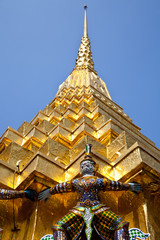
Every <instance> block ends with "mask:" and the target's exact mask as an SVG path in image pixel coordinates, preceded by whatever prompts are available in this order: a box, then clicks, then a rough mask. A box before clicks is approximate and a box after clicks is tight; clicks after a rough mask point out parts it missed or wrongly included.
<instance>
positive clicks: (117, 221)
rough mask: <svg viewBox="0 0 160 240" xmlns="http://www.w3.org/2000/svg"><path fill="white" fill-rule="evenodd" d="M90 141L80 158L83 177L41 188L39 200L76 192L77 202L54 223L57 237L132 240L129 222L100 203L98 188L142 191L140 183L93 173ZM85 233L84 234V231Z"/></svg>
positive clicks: (102, 189)
mask: <svg viewBox="0 0 160 240" xmlns="http://www.w3.org/2000/svg"><path fill="white" fill-rule="evenodd" d="M91 146H92V145H91V144H87V145H86V156H85V157H84V160H82V161H81V164H80V168H81V174H82V177H81V178H77V179H74V180H72V181H68V182H64V183H59V184H57V185H55V186H54V187H53V188H50V189H46V190H44V191H42V192H41V193H40V194H39V196H38V199H39V200H43V199H47V198H49V197H50V196H51V195H52V194H56V193H64V192H71V191H72V192H75V191H76V192H77V193H78V202H77V205H76V206H75V207H74V208H73V209H72V210H70V212H69V213H68V214H67V215H65V216H64V217H63V218H62V219H61V220H59V221H58V222H57V223H56V224H55V225H54V226H53V239H54V240H78V239H79V240H80V239H81V240H84V239H86V238H87V240H90V239H91V238H92V239H96V240H98V239H103V240H129V235H128V225H129V223H128V222H124V221H123V220H122V218H120V217H119V216H118V215H116V214H115V213H113V212H112V211H110V209H109V208H108V207H107V206H105V205H103V204H101V202H100V199H99V196H98V193H99V191H123V190H131V191H132V192H135V193H137V192H140V191H141V190H142V188H141V185H140V184H138V183H128V184H125V183H121V182H117V181H110V180H108V179H106V178H99V177H96V176H94V171H95V168H96V163H95V161H94V160H93V159H92V156H91V155H90V154H91ZM84 232H85V233H84Z"/></svg>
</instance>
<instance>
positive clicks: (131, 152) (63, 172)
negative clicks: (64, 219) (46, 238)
mask: <svg viewBox="0 0 160 240" xmlns="http://www.w3.org/2000/svg"><path fill="white" fill-rule="evenodd" d="M150 127H151V126H150ZM86 143H91V144H92V145H93V159H94V160H95V161H96V162H97V163H98V164H99V170H98V173H97V174H99V175H101V176H103V177H107V178H109V179H115V180H123V181H130V180H132V181H140V182H142V183H143V184H144V185H147V186H149V185H151V184H152V183H153V182H154V184H155V185H154V187H155V188H156V186H158V184H157V183H158V182H160V151H159V149H158V148H156V147H155V144H154V143H153V142H152V141H151V140H149V139H148V138H147V137H145V136H144V135H143V134H142V133H141V132H140V128H139V127H137V126H136V125H135V124H133V123H132V120H131V119H130V118H129V116H128V115H127V114H126V113H124V112H123V109H122V108H121V107H120V106H118V105H117V104H116V103H115V102H114V101H112V99H111V97H110V94H109V91H108V89H107V87H106V84H105V83H104V81H103V80H102V79H101V78H99V77H98V76H97V73H96V71H95V70H94V64H93V60H92V53H91V49H90V41H89V38H88V32H87V17H86V7H85V21H84V34H83V37H82V41H81V45H80V49H79V53H78V58H77V60H76V66H75V68H74V70H73V71H72V73H71V74H70V75H69V77H68V78H67V79H66V80H65V81H64V82H63V83H62V84H61V85H60V87H59V90H58V92H57V94H56V96H55V98H54V99H53V100H52V101H51V103H49V104H48V105H47V106H46V107H45V109H44V110H42V111H39V113H38V114H37V115H36V116H35V117H34V118H33V119H32V121H31V122H30V123H28V122H24V123H23V124H22V125H21V126H20V127H19V129H18V130H14V129H12V128H11V127H9V128H8V129H7V130H6V131H5V132H4V134H3V135H2V136H1V138H0V169H1V176H0V183H1V187H4V188H13V185H14V188H15V189H26V188H28V187H30V188H33V189H36V190H37V191H40V190H42V189H43V188H45V187H49V186H52V185H53V184H55V183H56V182H62V181H66V180H70V179H73V178H74V177H76V176H77V175H79V163H80V161H81V160H82V159H83V157H84V155H85V144H86ZM19 160H21V162H20V169H19V171H17V172H16V174H14V173H15V170H17V169H16V163H17V161H19ZM13 182H14V184H13ZM148 189H149V188H148ZM157 189H158V187H157ZM157 191H158V190H157ZM67 196H68V197H67ZM67 196H66V198H65V199H64V198H63V197H53V198H52V200H49V201H50V204H46V205H44V203H40V204H39V207H38V209H39V210H38V214H39V215H38V217H37V218H34V215H35V214H36V213H37V212H35V207H34V206H32V207H31V208H30V207H29V209H30V210H29V212H28V213H26V212H25V207H24V206H30V204H31V203H30V202H28V200H23V201H20V200H16V209H17V210H16V211H17V212H18V215H17V221H18V224H19V227H20V228H21V229H22V230H23V231H19V232H18V233H17V238H16V239H17V240H22V239H24V238H23V237H24V236H25V239H32V240H33V239H35V240H38V239H40V237H42V236H43V235H45V234H46V233H49V232H51V230H50V227H51V225H52V223H53V222H56V220H57V219H58V218H59V217H61V216H62V215H64V213H65V212H66V211H68V209H69V208H70V207H71V206H72V205H73V204H74V201H75V200H76V196H75V195H67ZM147 196H149V197H148V198H146V193H144V195H141V196H140V197H135V196H134V197H133V195H132V193H124V194H117V195H115V194H114V193H111V194H108V195H105V197H104V201H105V202H106V204H110V205H111V208H112V209H113V210H114V211H117V210H119V212H120V213H121V215H123V216H124V217H125V218H126V220H127V221H129V222H130V225H131V227H132V226H133V227H135V226H136V227H139V228H141V230H143V231H144V232H147V231H148V230H147V228H150V232H151V231H152V234H154V236H157V235H156V234H157V233H158V231H159V229H160V228H159V226H157V225H156V221H157V219H159V216H160V214H159V213H158V211H157V212H156V211H154V210H153V209H152V207H153V203H154V206H155V208H156V206H157V209H158V201H156V199H157V195H156V194H155V195H154V196H153V195H151V190H148V195H147ZM111 200H112V201H111ZM5 203H6V202H4V201H0V210H1V216H0V219H1V220H2V221H1V222H2V223H3V224H2V225H3V226H1V224H0V227H1V228H3V229H4V239H9V236H10V229H9V225H8V219H12V218H11V217H10V215H11V212H12V204H11V203H10V202H8V201H7V205H6V207H5V209H4V204H5ZM51 203H52V204H51ZM117 203H118V204H117ZM147 204H148V211H150V209H152V211H151V212H150V213H149V214H150V216H148V215H146V214H147V213H146V211H147V210H146V209H147ZM118 206H119V207H120V208H119V209H118ZM130 206H132V207H130ZM44 209H45V210H44ZM5 210H6V211H5ZM135 214H136V216H135ZM28 216H29V217H28ZM35 216H36V215H35ZM42 216H43V217H42ZM35 219H37V220H36V221H37V222H38V223H37V225H36V226H37V228H35V229H33V225H34V221H35ZM44 219H45V221H44ZM46 219H47V220H46ZM138 219H139V220H138ZM159 220H160V219H159ZM11 224H12V220H10V225H11ZM155 225H156V227H155ZM26 226H27V229H28V230H26ZM34 226H35V225H34ZM46 231H47V232H46ZM33 232H34V236H33ZM23 234H25V235H23ZM26 236H27V237H26ZM152 239H156V240H157V239H158V238H156V237H155V238H152Z"/></svg>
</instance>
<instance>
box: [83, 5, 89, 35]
mask: <svg viewBox="0 0 160 240" xmlns="http://www.w3.org/2000/svg"><path fill="white" fill-rule="evenodd" d="M83 35H84V36H88V31H87V5H86V4H85V5H84V33H83Z"/></svg>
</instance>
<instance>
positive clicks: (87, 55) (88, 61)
mask: <svg viewBox="0 0 160 240" xmlns="http://www.w3.org/2000/svg"><path fill="white" fill-rule="evenodd" d="M86 10H87V5H84V11H85V12H84V33H83V37H82V40H81V45H80V48H79V51H78V57H77V59H76V66H75V69H89V70H90V71H92V72H94V73H95V74H97V72H96V71H95V70H94V63H93V59H92V52H91V46H90V40H89V37H88V31H87V11H86Z"/></svg>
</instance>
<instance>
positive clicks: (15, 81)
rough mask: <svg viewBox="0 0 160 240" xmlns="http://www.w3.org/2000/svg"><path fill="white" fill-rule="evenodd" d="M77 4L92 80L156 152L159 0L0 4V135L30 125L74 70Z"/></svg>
mask: <svg viewBox="0 0 160 240" xmlns="http://www.w3.org/2000/svg"><path fill="white" fill-rule="evenodd" d="M85 3H86V4H87V5H88V9H87V14H88V31H89V37H90V40H91V49H92V53H93V60H94V63H95V69H96V70H97V72H98V76H99V77H101V78H102V79H103V80H104V81H105V82H106V84H107V87H108V90H109V92H110V94H111V97H112V100H113V101H114V102H116V103H117V104H118V105H120V106H121V107H123V108H124V112H126V113H127V114H128V115H129V116H130V118H131V119H132V120H133V122H134V123H135V124H136V125H138V126H139V127H140V128H141V129H142V130H141V132H142V133H143V134H144V135H145V136H147V137H148V138H150V139H151V140H152V141H153V142H155V143H156V146H157V147H160V141H159V135H160V124H159V119H160V110H159V104H160V94H159V91H160V27H159V26H160V1H159V0H99V1H98V0H87V1H84V0H58V1H55V0H23V1H22V0H14V1H13V0H0V83H1V85H0V102H1V110H0V114H1V115H0V135H1V134H3V132H4V131H5V130H6V129H7V127H8V126H11V127H12V128H14V129H17V128H18V127H19V126H20V125H21V124H22V123H23V122H24V121H28V122H30V121H31V120H32V118H33V117H34V116H35V115H36V114H37V113H38V111H39V110H40V109H43V108H44V107H45V106H46V105H47V104H48V103H49V102H50V101H51V100H52V99H53V98H54V97H55V94H56V92H57V91H58V86H59V85H60V84H61V83H62V82H63V81H64V80H65V79H66V78H67V76H68V75H69V74H70V72H71V71H72V69H73V68H74V66H75V59H76V57H77V53H78V48H79V45H80V40H81V37H82V34H83V18H84V12H83V6H84V4H85Z"/></svg>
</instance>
